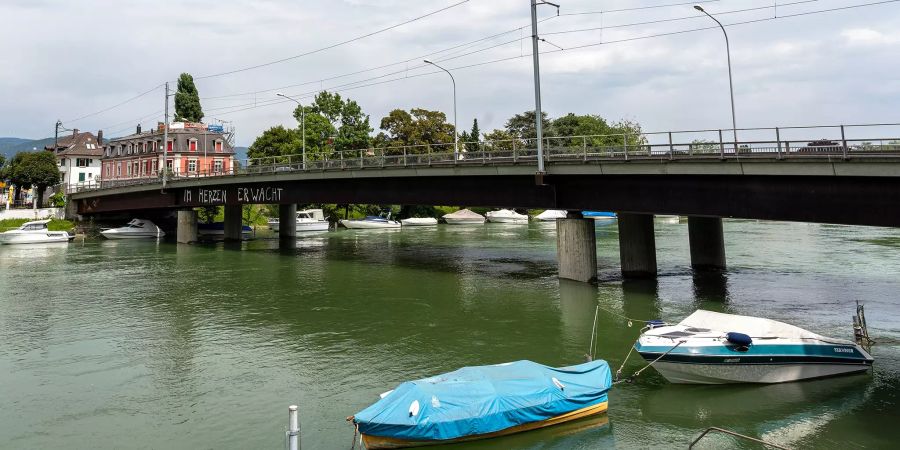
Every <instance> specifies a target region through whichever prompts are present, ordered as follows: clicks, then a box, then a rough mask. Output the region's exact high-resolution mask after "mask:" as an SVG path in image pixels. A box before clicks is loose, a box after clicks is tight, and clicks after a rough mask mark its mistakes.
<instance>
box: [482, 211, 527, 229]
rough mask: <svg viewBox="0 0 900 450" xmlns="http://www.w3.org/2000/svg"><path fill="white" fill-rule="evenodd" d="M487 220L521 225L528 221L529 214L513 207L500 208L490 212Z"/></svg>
mask: <svg viewBox="0 0 900 450" xmlns="http://www.w3.org/2000/svg"><path fill="white" fill-rule="evenodd" d="M487 220H488V222H491V223H513V224H520V225H521V224H526V223H528V216H526V215H524V214H519V213H517V212H515V211H513V210H511V209H500V210H497V211H490V212H488V213H487Z"/></svg>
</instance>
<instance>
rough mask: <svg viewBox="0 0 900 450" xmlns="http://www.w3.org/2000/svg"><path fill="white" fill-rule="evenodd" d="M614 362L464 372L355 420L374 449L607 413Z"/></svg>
mask: <svg viewBox="0 0 900 450" xmlns="http://www.w3.org/2000/svg"><path fill="white" fill-rule="evenodd" d="M611 386H612V377H611V374H610V370H609V364H607V363H606V361H602V360H597V361H592V362H588V363H584V364H580V365H577V366H571V367H563V368H553V367H548V366H544V365H541V364H538V363H535V362H531V361H516V362H511V363H506V364H497V365H492V366H476V367H464V368H462V369H458V370H455V371H453V372H449V373H446V374H442V375H438V376H434V377H430V378H425V379H422V380H417V381H408V382H405V383H402V384H400V385H399V386H397V388H396V389H394V390H392V391H389V392H387V393H385V394H382V398H381V400H379V401H378V402H376V403H374V404H373V405H371V406H369V407H368V408H366V409H364V410H362V411H360V412H359V413H357V414H356V415H355V416H353V422H354V423H355V424H356V425H357V427H358V428H359V432H360V433H361V434H362V437H363V440H364V442H365V443H366V448H368V449H376V448H400V447H411V446H420V445H433V444H444V443H450V442H458V441H465V440H472V439H482V438H489V437H496V436H503V435H507V434H512V433H517V432H520V431H527V430H531V429H535V428H542V427H545V426H550V425H555V424H558V423H563V422H567V421H570V420H575V419H579V418H582V417H587V416H589V415H593V414H599V413H602V412H605V411H606V409H607V392H608V391H609V388H610V387H611Z"/></svg>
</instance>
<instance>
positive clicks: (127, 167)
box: [125, 163, 131, 177]
mask: <svg viewBox="0 0 900 450" xmlns="http://www.w3.org/2000/svg"><path fill="white" fill-rule="evenodd" d="M125 176H126V177H130V176H131V164H129V163H125Z"/></svg>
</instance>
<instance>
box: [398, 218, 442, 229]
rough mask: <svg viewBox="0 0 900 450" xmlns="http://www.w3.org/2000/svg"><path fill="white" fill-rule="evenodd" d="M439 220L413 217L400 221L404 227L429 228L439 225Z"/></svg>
mask: <svg viewBox="0 0 900 450" xmlns="http://www.w3.org/2000/svg"><path fill="white" fill-rule="evenodd" d="M437 223H438V222H437V219H435V218H433V217H411V218H409V219H403V220H401V221H400V225H402V226H404V227H428V226H434V225H437Z"/></svg>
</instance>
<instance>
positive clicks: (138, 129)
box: [137, 124, 141, 134]
mask: <svg viewBox="0 0 900 450" xmlns="http://www.w3.org/2000/svg"><path fill="white" fill-rule="evenodd" d="M137 134H141V124H138V126H137Z"/></svg>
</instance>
